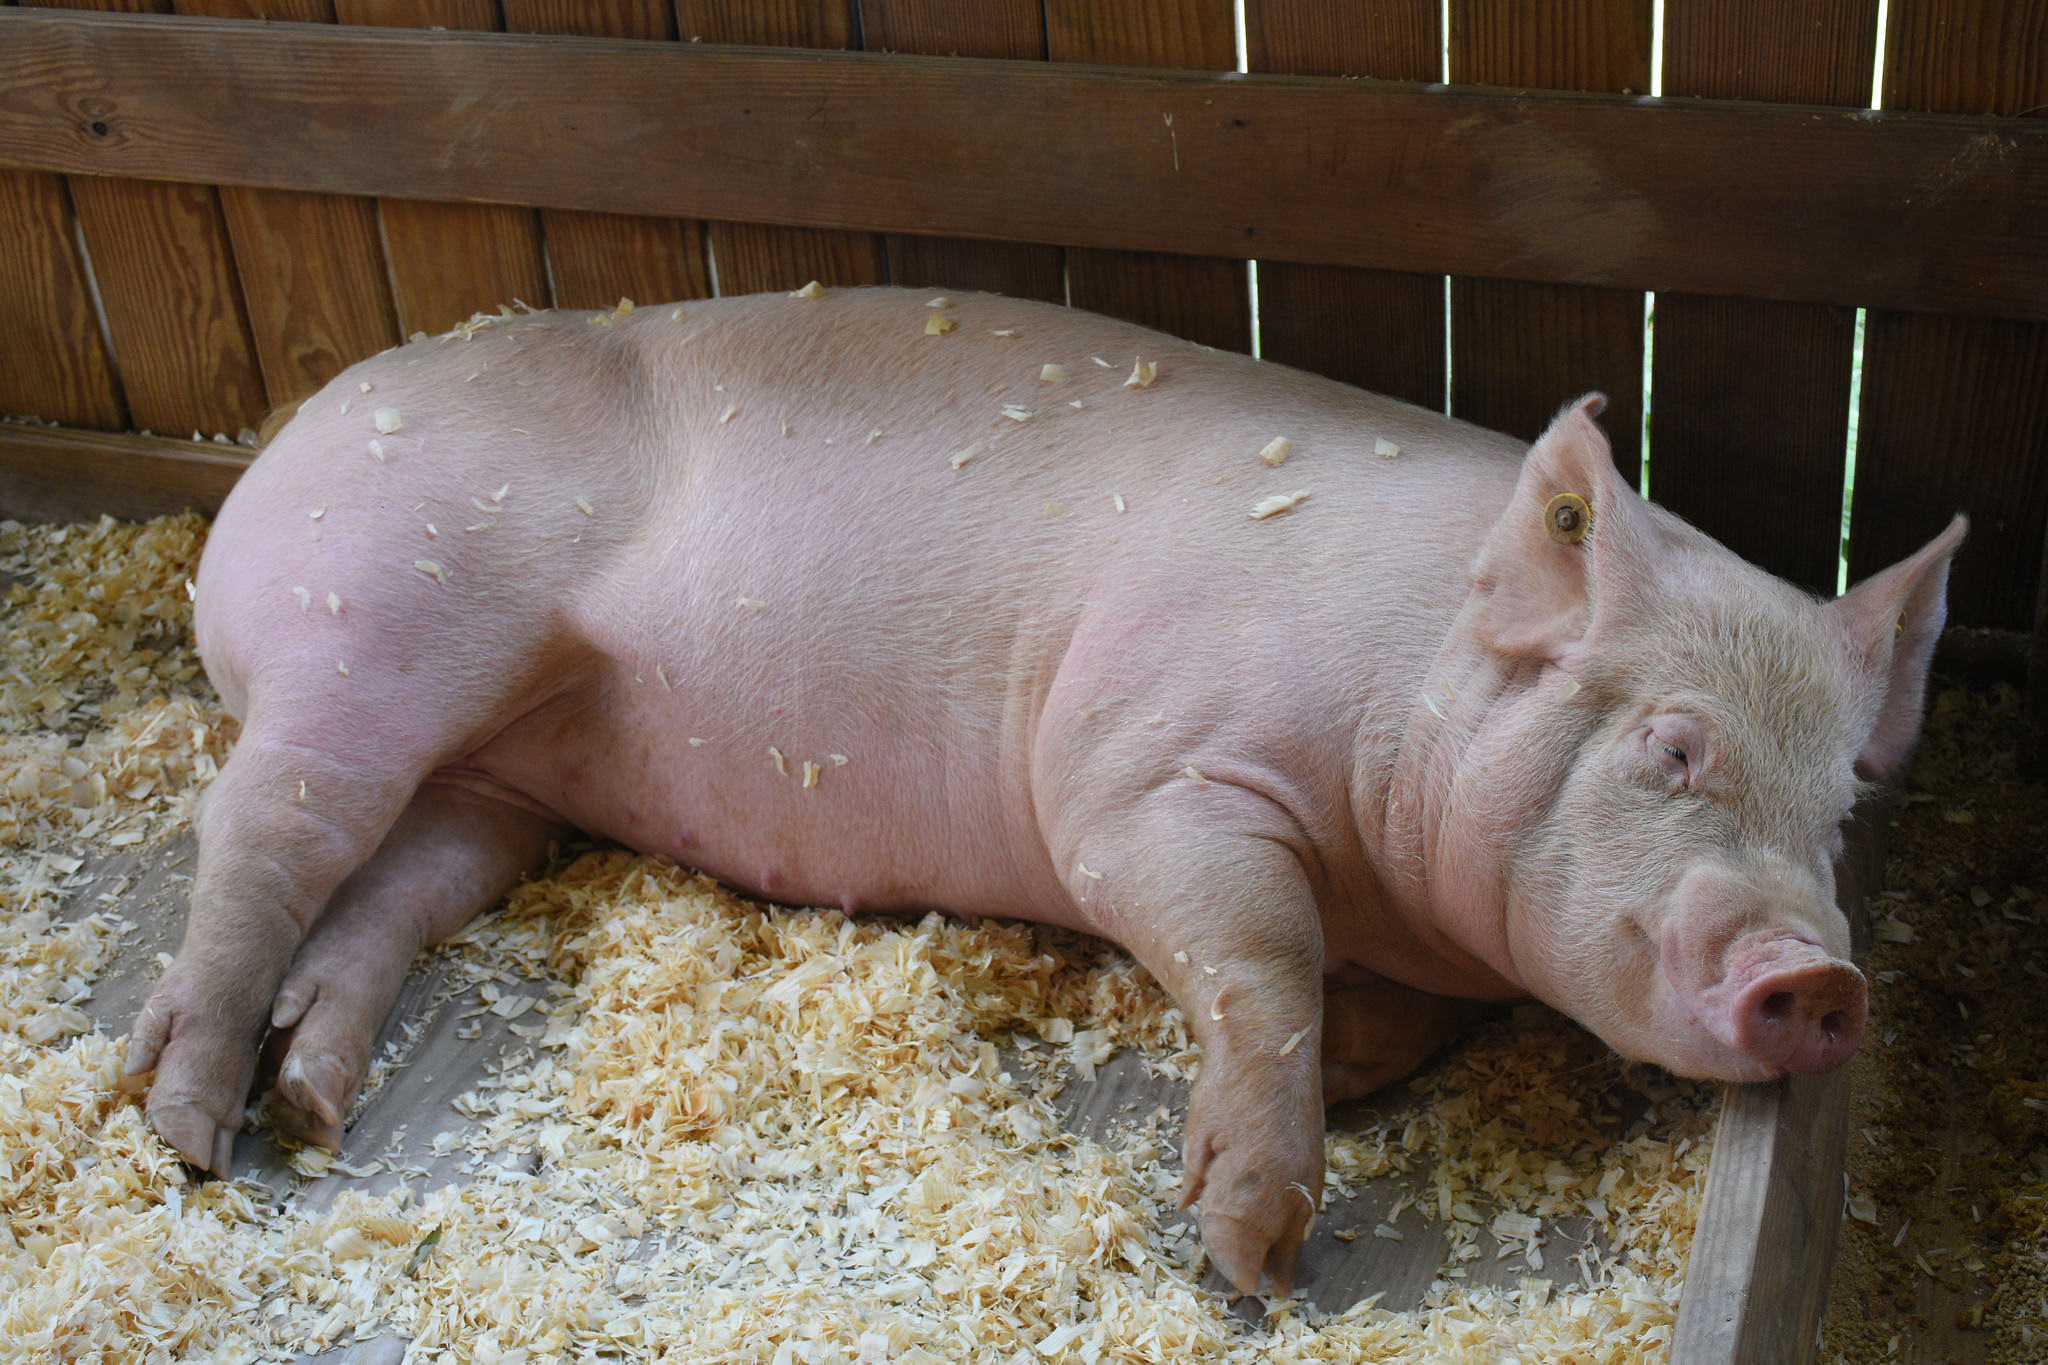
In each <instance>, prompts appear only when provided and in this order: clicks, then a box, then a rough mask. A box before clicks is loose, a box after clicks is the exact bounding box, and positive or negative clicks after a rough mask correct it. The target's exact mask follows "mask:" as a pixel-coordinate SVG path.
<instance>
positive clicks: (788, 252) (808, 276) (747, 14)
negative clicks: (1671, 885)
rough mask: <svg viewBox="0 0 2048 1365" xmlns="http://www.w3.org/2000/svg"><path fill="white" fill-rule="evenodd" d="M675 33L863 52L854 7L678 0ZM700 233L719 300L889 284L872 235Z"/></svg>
mask: <svg viewBox="0 0 2048 1365" xmlns="http://www.w3.org/2000/svg"><path fill="white" fill-rule="evenodd" d="M676 27H677V31H678V32H679V33H680V34H681V36H682V38H683V40H684V41H685V42H700V41H701V42H707V43H748V44H752V45H755V46H759V47H823V48H856V47H859V46H860V20H859V16H858V15H857V14H856V13H855V11H854V0H761V2H760V3H751V2H750V0H676ZM799 192H800V191H799V190H795V189H793V190H792V193H799ZM704 232H705V238H706V242H707V248H708V251H709V254H710V257H711V268H712V271H713V278H714V280H715V281H716V285H717V292H718V293H720V294H750V293H754V292H756V291H758V290H764V289H801V288H802V287H803V286H804V285H805V284H807V283H809V282H810V281H812V280H817V281H818V282H819V283H820V284H834V285H857V284H881V283H883V282H884V281H885V280H887V279H888V278H889V265H888V260H887V258H886V256H885V255H884V254H883V246H882V239H881V238H880V237H879V236H876V235H875V234H873V233H868V232H826V231H820V230H817V229H814V228H789V227H776V226H770V225H766V224H760V223H707V224H705V228H704Z"/></svg>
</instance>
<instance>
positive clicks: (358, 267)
mask: <svg viewBox="0 0 2048 1365" xmlns="http://www.w3.org/2000/svg"><path fill="white" fill-rule="evenodd" d="M177 12H178V13H179V14H183V15H201V16H208V17H212V18H222V19H269V20H290V21H294V22H298V23H324V24H331V23H333V22H334V4H333V0H177ZM220 200H221V211H222V214H223V215H224V217H225V220H226V222H227V227H228V239H229V241H230V242H231V243H232V245H233V247H234V254H235V276H236V279H237V281H238V282H239V284H240V285H241V288H242V298H243V301H244V306H245V307H246V309H247V312H248V316H249V330H250V335H251V337H252V338H253V339H254V341H255V344H256V356H257V360H258V363H259V364H260V365H261V366H262V369H263V382H264V386H265V388H266V389H267V390H268V392H269V397H270V401H271V403H272V404H274V405H279V404H285V403H294V402H297V401H298V400H300V399H302V398H304V397H306V395H308V394H310V393H312V392H313V391H314V390H316V389H318V388H319V387H320V386H321V385H322V384H325V383H326V382H327V381H328V380H330V379H332V378H333V377H334V376H335V375H336V374H338V373H340V371H341V370H342V369H344V368H345V367H347V366H348V365H350V364H352V363H353V362H355V361H357V360H360V359H362V358H363V357H364V356H367V355H374V354H375V353H376V352H378V351H380V350H382V349H383V348H384V347H386V346H389V345H392V344H393V343H394V342H396V341H397V340H398V320H397V314H396V312H395V311H394V309H393V308H392V304H391V286H390V280H389V276H388V274H387V272H386V270H385V266H384V245H383V242H382V241H381V240H380V238H379V236H378V228H377V206H376V203H375V201H373V200H369V199H364V198H359V197H352V196H342V195H314V194H295V193H292V192H290V191H285V190H260V189H247V188H243V187H240V186H232V185H231V186H226V187H224V188H222V190H221V191H220Z"/></svg>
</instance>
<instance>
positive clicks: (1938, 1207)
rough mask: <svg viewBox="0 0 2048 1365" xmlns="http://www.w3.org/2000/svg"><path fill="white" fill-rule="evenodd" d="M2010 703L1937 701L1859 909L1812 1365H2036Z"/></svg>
mask: <svg viewBox="0 0 2048 1365" xmlns="http://www.w3.org/2000/svg"><path fill="white" fill-rule="evenodd" d="M2024 738H2025V735H2024V715H2023V707H2022V702H2021V698H2020V696H2019V694H2018V693H2017V692H2015V691H2014V690H2013V689H2012V688H2010V687H1999V688H1997V689H1995V690H1992V691H1989V692H1984V691H1968V690H1964V689H1961V688H1948V689H1945V690H1942V691H1940V692H1939V693H1938V694H1937V696H1936V698H1935V701H1934V705H1933V706H1932V708H1931V709H1930V714H1929V716H1928V720H1927V727H1926V731H1925V734H1924V736H1923V738H1922V740H1921V744H1920V750H1919V752H1918V754H1917V755H1916V756H1915V759H1914V763H1913V771H1912V774H1911V777H1910V779H1909V781H1908V784H1907V786H1906V789H1905V791H1904V793H1903V799H1902V801H1901V802H1900V804H1899V807H1898V810H1897V813H1896V814H1895V816H1894V817H1893V821H1892V835H1891V860H1890V864H1889V867H1888V869H1887V873H1886V880H1885V889H1884V891H1883V892H1882V893H1881V894H1880V895H1879V897H1878V900H1877V901H1876V903H1875V904H1874V905H1873V907H1872V912H1873V914H1874V915H1875V916H1876V920H1875V925H1874V927H1875V929H1876V935H1875V937H1876V940H1877V941H1876V946H1875V948H1874V949H1873V951H1872V955H1871V962H1870V968H1871V972H1870V975H1871V1011H1870V1013H1871V1034H1872V1036H1871V1037H1870V1039H1869V1040H1868V1041H1867V1042H1866V1043H1865V1045H1864V1047H1863V1049H1862V1051H1861V1052H1859V1053H1858V1055H1857V1059H1856V1061H1855V1062H1854V1063H1853V1064H1852V1065H1853V1068H1854V1069H1853V1070H1852V1072H1851V1090H1850V1112H1849V1150H1848V1175H1849V1215H1850V1216H1849V1218H1848V1219H1847V1220H1846V1222H1845V1224H1844V1231H1843V1236H1842V1248H1841V1252H1840V1254H1839V1258H1838V1260H1837V1263H1836V1269H1835V1276H1834V1281H1833V1284H1832V1286H1831V1288H1830V1292H1829V1308H1828V1318H1827V1321H1826V1323H1825V1331H1824V1339H1823V1345H1822V1350H1821V1354H1820V1360H1821V1361H1822V1362H1825V1363H1826V1365H1866V1363H1867V1362H1879V1361H1898V1362H1905V1363H1906V1365H1937V1362H1940V1363H1941V1365H1949V1363H1950V1362H1953V1363H1954V1365H1965V1362H1968V1363H1970V1365H1976V1363H1978V1362H1985V1363H1987V1365H2040V1363H2041V1362H2042V1361H2044V1360H2048V1009H2043V1002H2044V1001H2048V786H2044V784H2043V783H2042V782H2040V781H2038V780H2033V781H2030V780H2027V779H2026V778H2025V777H2024V775H2023V774H2022V772H2021V765H2020V762H2019V755H2020V752H2021V749H2022V746H2023V743H2024Z"/></svg>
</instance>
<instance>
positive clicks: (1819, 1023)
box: [1730, 944, 1870, 1074]
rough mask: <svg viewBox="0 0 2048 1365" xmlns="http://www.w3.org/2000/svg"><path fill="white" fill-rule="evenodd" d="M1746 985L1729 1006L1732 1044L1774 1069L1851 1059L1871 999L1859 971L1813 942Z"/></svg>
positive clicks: (1823, 1067)
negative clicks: (1823, 952)
mask: <svg viewBox="0 0 2048 1365" xmlns="http://www.w3.org/2000/svg"><path fill="white" fill-rule="evenodd" d="M1798 947H1799V948H1802V949H1806V951H1805V952H1803V953H1802V952H1799V951H1797V950H1796V949H1791V950H1788V951H1787V953H1786V957H1787V959H1788V960H1787V961H1786V962H1785V963H1784V964H1783V965H1778V966H1773V967H1771V968H1768V969H1767V970H1765V971H1763V972H1760V973H1759V974H1757V975H1756V976H1755V977H1753V978H1751V979H1750V981H1749V982H1748V983H1747V984H1745V985H1744V987H1743V989H1742V992H1741V994H1739V995H1738V996H1736V998H1735V1001H1734V1004H1733V1006H1732V1008H1733V1011H1734V1018H1733V1019H1732V1020H1731V1021H1730V1022H1731V1024H1732V1026H1733V1028H1732V1032H1733V1034H1734V1039H1735V1046H1736V1047H1737V1048H1738V1049H1739V1050H1740V1051H1742V1052H1743V1053H1744V1054H1746V1055H1747V1056H1749V1057H1752V1058H1754V1059H1755V1060H1757V1061H1759V1062H1762V1063H1763V1064H1764V1065H1766V1066H1769V1067H1771V1068H1773V1069H1775V1070H1778V1071H1792V1072H1799V1073H1803V1074H1816V1073H1819V1072H1824V1071H1833V1070H1834V1069H1835V1068H1836V1067H1838V1066H1840V1065H1842V1063H1844V1062H1846V1061H1848V1060H1849V1058H1850V1056H1851V1055H1852V1054H1853V1053H1854V1052H1855V1051H1856V1045H1857V1043H1859V1042H1860V1041H1862V1038H1863V1025H1864V1021H1865V1020H1866V1019H1867V1018H1868V1017H1869V1013H1870V1002H1869V996H1868V993H1867V992H1866V991H1865V989H1864V983H1863V974H1862V973H1861V972H1859V971H1857V970H1856V969H1855V968H1854V967H1853V966H1851V965H1849V964H1848V963H1846V962H1843V961H1841V960H1840V959H1838V958H1831V957H1828V956H1825V955H1824V954H1822V953H1821V952H1820V950H1819V949H1815V948H1812V947H1811V945H1807V944H1800V945H1798Z"/></svg>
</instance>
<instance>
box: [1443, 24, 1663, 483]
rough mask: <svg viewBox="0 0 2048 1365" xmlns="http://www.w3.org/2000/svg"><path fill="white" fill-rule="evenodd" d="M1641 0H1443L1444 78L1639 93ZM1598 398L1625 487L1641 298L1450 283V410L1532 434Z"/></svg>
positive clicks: (1630, 464) (1645, 36) (1635, 417)
mask: <svg viewBox="0 0 2048 1365" xmlns="http://www.w3.org/2000/svg"><path fill="white" fill-rule="evenodd" d="M1650 11H1651V5H1650V0H1561V2H1560V3H1551V4H1544V5H1527V4H1522V3H1516V0H1451V41H1450V60H1451V79H1452V80H1453V81H1454V82H1456V83H1458V84H1460V85H1466V84H1472V85H1502V86H1512V87H1515V88H1518V89H1536V88H1541V89H1550V90H1610V91H1635V92H1646V91H1648V90H1649V88H1650V44H1651V12H1650ZM1588 389H1599V390H1600V391H1601V392H1603V393H1605V394H1606V395H1607V413H1606V417H1605V418H1604V420H1603V423H1602V425H1603V426H1604V427H1605V429H1606V431H1607V438H1608V441H1609V443H1610V444H1611V445H1612V446H1613V447H1614V462H1615V463H1616V464H1617V465H1619V466H1620V467H1621V470H1622V472H1623V473H1624V474H1625V475H1626V476H1627V477H1628V478H1629V480H1630V481H1631V482H1634V480H1635V478H1636V475H1637V473H1638V471H1639V470H1640V469H1641V462H1642V432H1643V295H1642V293H1641V292H1640V291H1638V290H1632V289H1593V288H1583V287H1575V286H1570V285H1555V284H1535V283H1528V282H1524V281H1520V280H1481V279H1471V278H1467V277H1463V276H1459V277H1454V278H1453V279H1452V280H1451V411H1452V412H1453V413H1455V414H1456V415H1457V416H1459V417H1463V418H1465V419H1466V420H1468V421H1472V422H1477V423H1478V424H1479V425H1481V426H1483V427H1491V428H1493V429H1494V430H1496V431H1505V432H1508V433H1509V434H1511V435H1514V436H1519V437H1522V438H1523V439H1524V440H1534V439H1535V438H1536V436H1537V435H1539V434H1540V433H1541V432H1542V430H1543V428H1544V426H1545V425H1546V424H1548V422H1549V421H1550V419H1551V417H1552V416H1554V415H1555V414H1556V412H1557V410H1558V408H1559V407H1560V406H1561V405H1562V404H1564V403H1566V402H1568V401H1570V400H1571V399H1573V398H1575V397H1577V396H1578V395H1579V394H1581V393H1584V392H1586V391H1587V390H1588Z"/></svg>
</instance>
